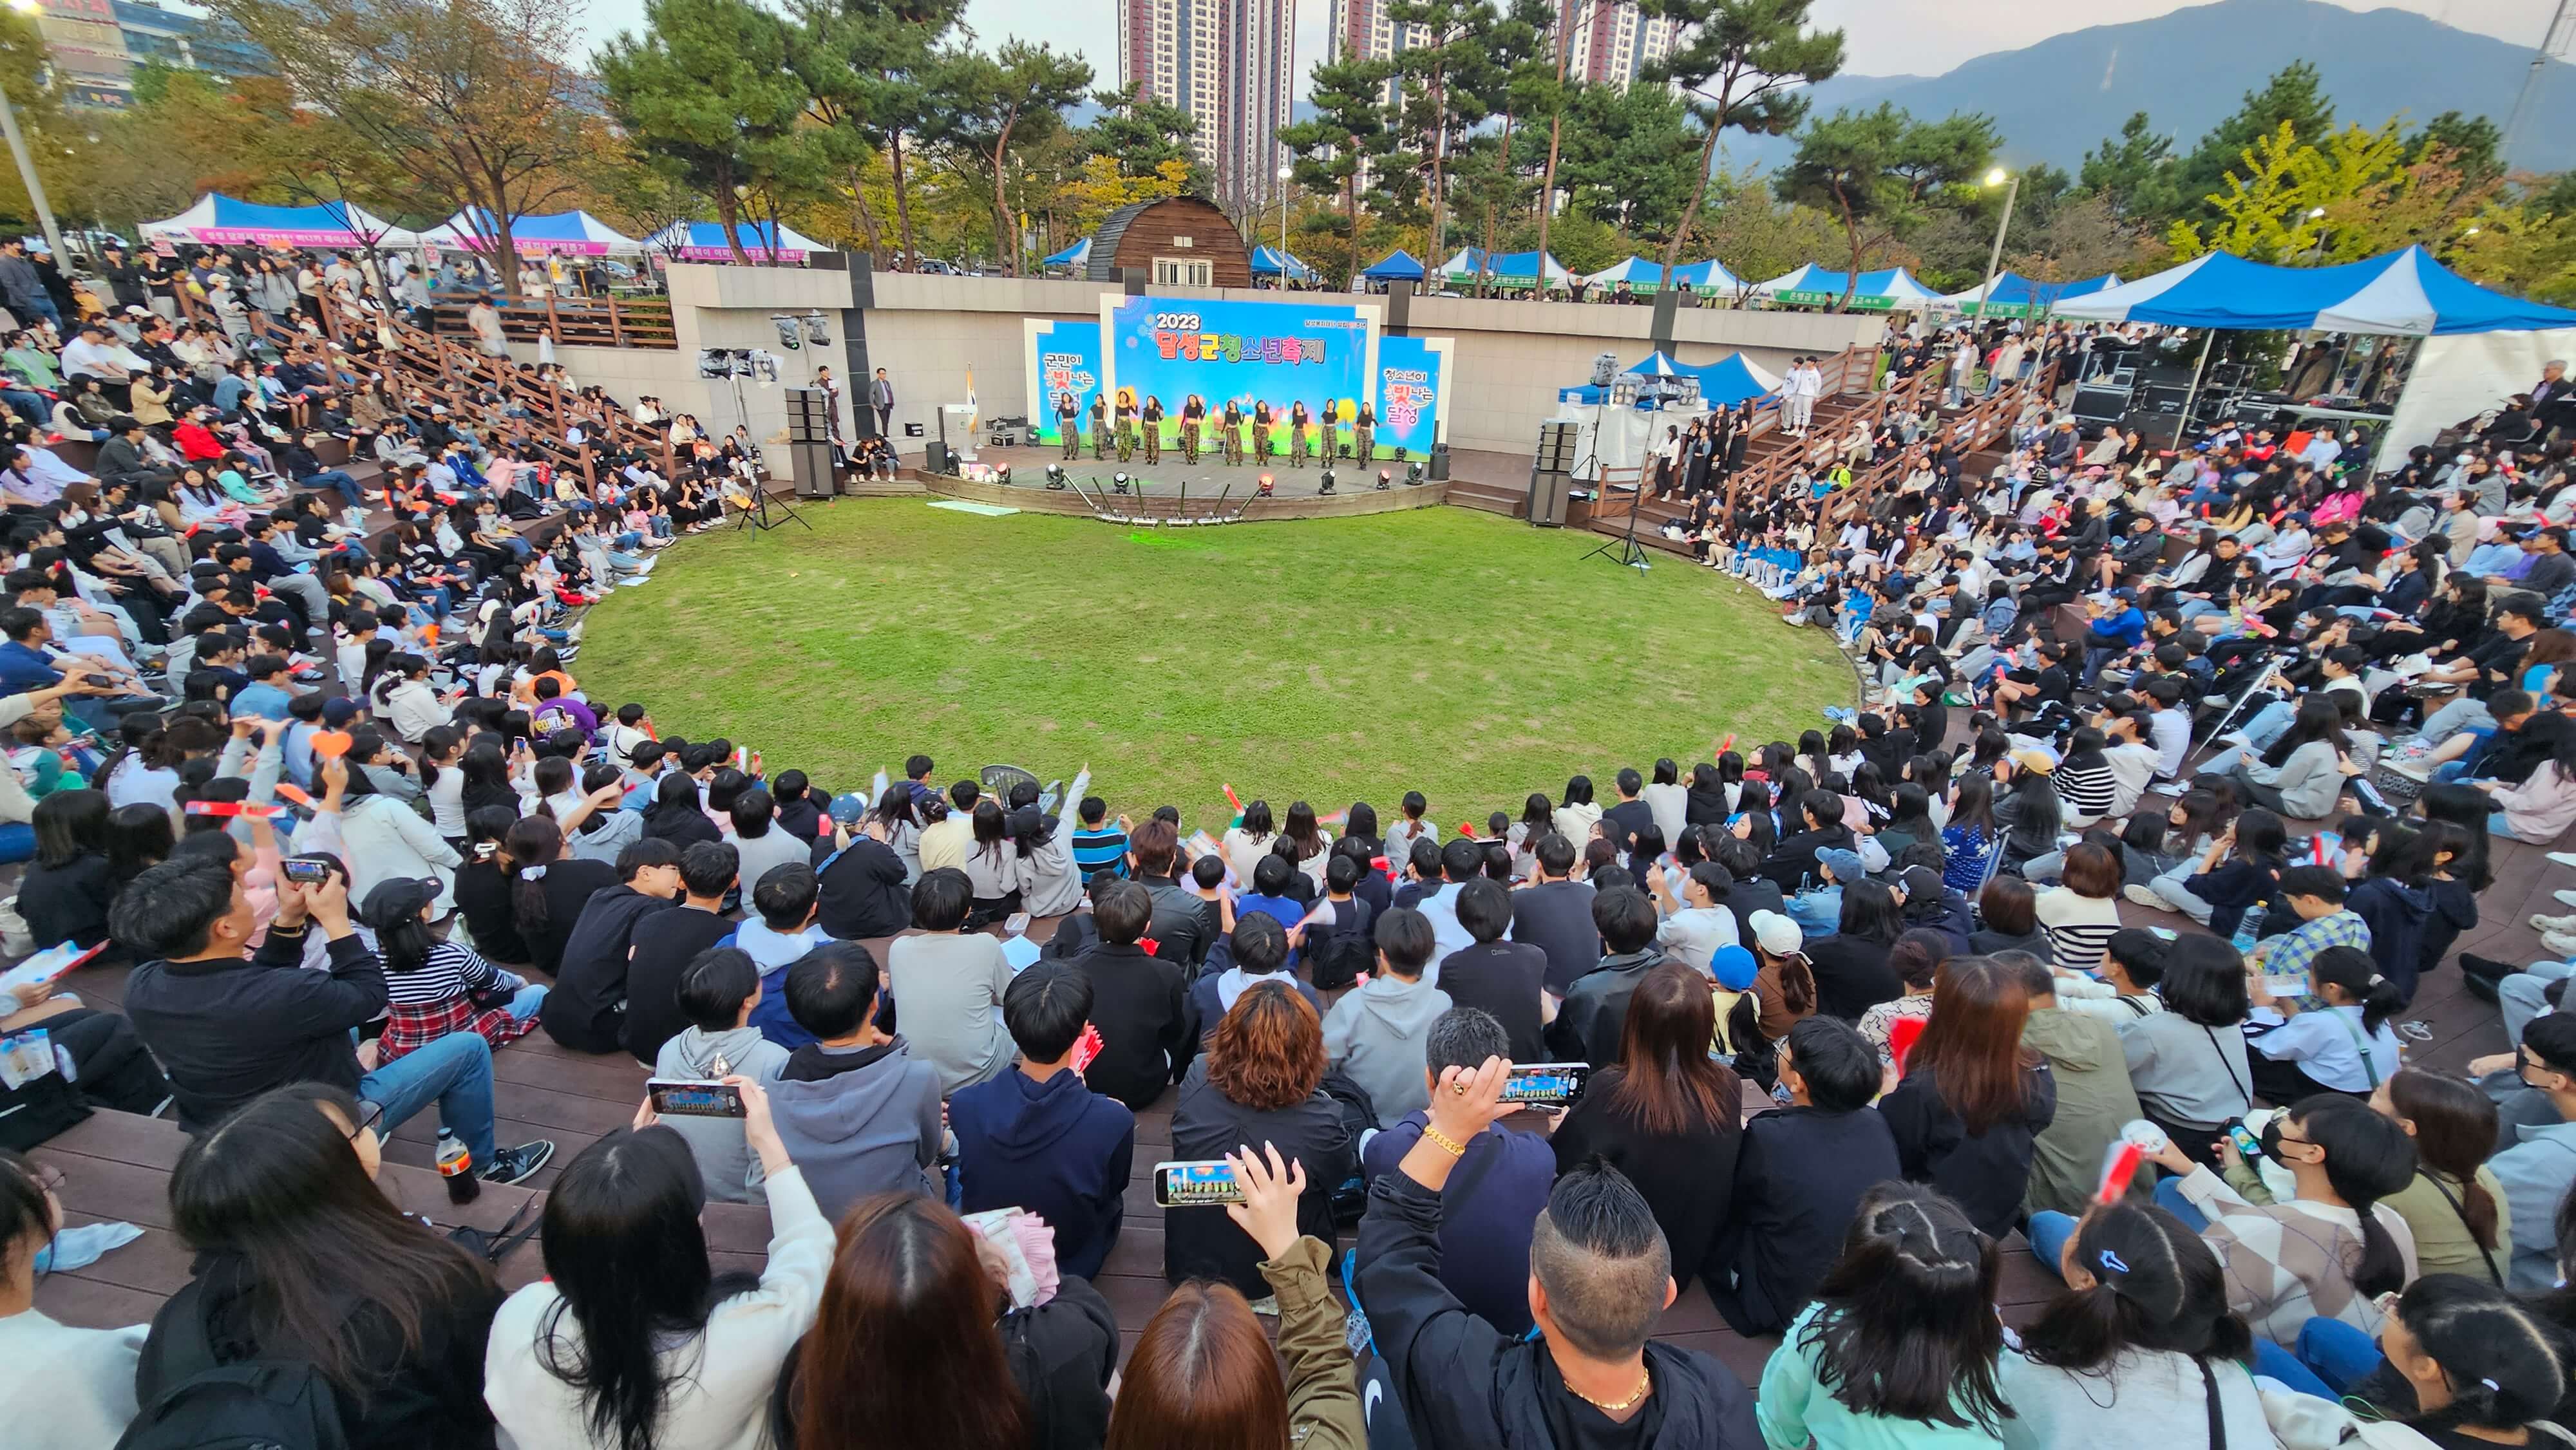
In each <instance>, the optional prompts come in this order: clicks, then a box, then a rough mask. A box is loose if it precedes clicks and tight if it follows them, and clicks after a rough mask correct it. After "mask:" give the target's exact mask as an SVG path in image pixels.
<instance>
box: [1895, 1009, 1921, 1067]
mask: <svg viewBox="0 0 2576 1450" xmlns="http://www.w3.org/2000/svg"><path fill="white" fill-rule="evenodd" d="M1923 1025H1924V1019H1922V1018H1920V1017H1899V1018H1897V1019H1896V1020H1895V1021H1894V1022H1891V1023H1889V1024H1888V1025H1887V1055H1888V1056H1889V1057H1891V1058H1894V1059H1895V1060H1896V1071H1897V1073H1898V1075H1900V1076H1902V1075H1903V1074H1904V1072H1905V1055H1906V1054H1907V1053H1910V1052H1912V1051H1913V1050H1914V1043H1915V1041H1916V1039H1918V1038H1920V1037H1921V1036H1922V1035H1923Z"/></svg>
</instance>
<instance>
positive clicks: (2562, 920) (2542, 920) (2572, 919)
mask: <svg viewBox="0 0 2576 1450" xmlns="http://www.w3.org/2000/svg"><path fill="white" fill-rule="evenodd" d="M2531 929H2532V930H2533V931H2541V932H2550V931H2554V932H2556V933H2558V934H2559V935H2560V936H2576V916H2542V915H2541V914H2540V913H2538V912H2536V911H2535V912H2533V913H2532V914H2531Z"/></svg>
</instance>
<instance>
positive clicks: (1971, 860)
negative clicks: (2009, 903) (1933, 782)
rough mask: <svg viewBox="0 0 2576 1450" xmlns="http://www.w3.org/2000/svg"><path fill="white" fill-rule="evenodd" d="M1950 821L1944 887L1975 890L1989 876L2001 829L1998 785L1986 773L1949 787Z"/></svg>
mask: <svg viewBox="0 0 2576 1450" xmlns="http://www.w3.org/2000/svg"><path fill="white" fill-rule="evenodd" d="M1949 789H1950V820H1949V823H1948V824H1947V825H1944V826H1943V827H1942V828H1941V884H1942V885H1944V886H1947V887H1949V888H1950V889H1951V890H1953V891H1961V892H1966V891H1974V890H1976V889H1977V888H1978V887H1979V886H1980V885H1982V884H1983V883H1984V882H1985V880H1986V876H1987V871H1986V860H1987V857H1988V856H1990V855H1991V854H1993V851H1994V846H1995V838H1996V837H1997V836H1999V835H2001V834H2002V828H2000V827H1999V826H1997V825H1996V824H1995V782H1994V778H1993V777H1992V776H1990V775H1988V774H1986V773H1985V772H1983V771H1976V772H1971V773H1970V774H1967V775H1963V776H1960V777H1959V778H1958V780H1957V781H1956V782H1955V783H1953V784H1952V785H1951V786H1950V788H1949Z"/></svg>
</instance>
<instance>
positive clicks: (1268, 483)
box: [1260, 473, 1279, 498]
mask: <svg viewBox="0 0 2576 1450" xmlns="http://www.w3.org/2000/svg"><path fill="white" fill-rule="evenodd" d="M1278 491H1279V485H1278V484H1277V483H1276V482H1274V481H1273V480H1272V479H1271V477H1270V475H1269V474H1266V473H1265V474H1263V475H1261V490H1260V496H1261V497H1263V498H1268V497H1270V496H1271V495H1272V494H1274V493H1277V492H1278Z"/></svg>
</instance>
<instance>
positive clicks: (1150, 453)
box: [1144, 393, 1163, 465]
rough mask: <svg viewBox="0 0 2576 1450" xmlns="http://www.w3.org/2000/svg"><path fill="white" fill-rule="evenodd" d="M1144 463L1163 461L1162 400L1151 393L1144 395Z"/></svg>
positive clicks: (1150, 463)
mask: <svg viewBox="0 0 2576 1450" xmlns="http://www.w3.org/2000/svg"><path fill="white" fill-rule="evenodd" d="M1144 422H1145V462H1146V463H1147V464H1148V465H1152V464H1156V463H1160V462H1162V461H1163V400H1162V399H1161V398H1158V397H1156V396H1154V395H1153V394H1151V393H1147V394H1146V395H1145V415H1144Z"/></svg>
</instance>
